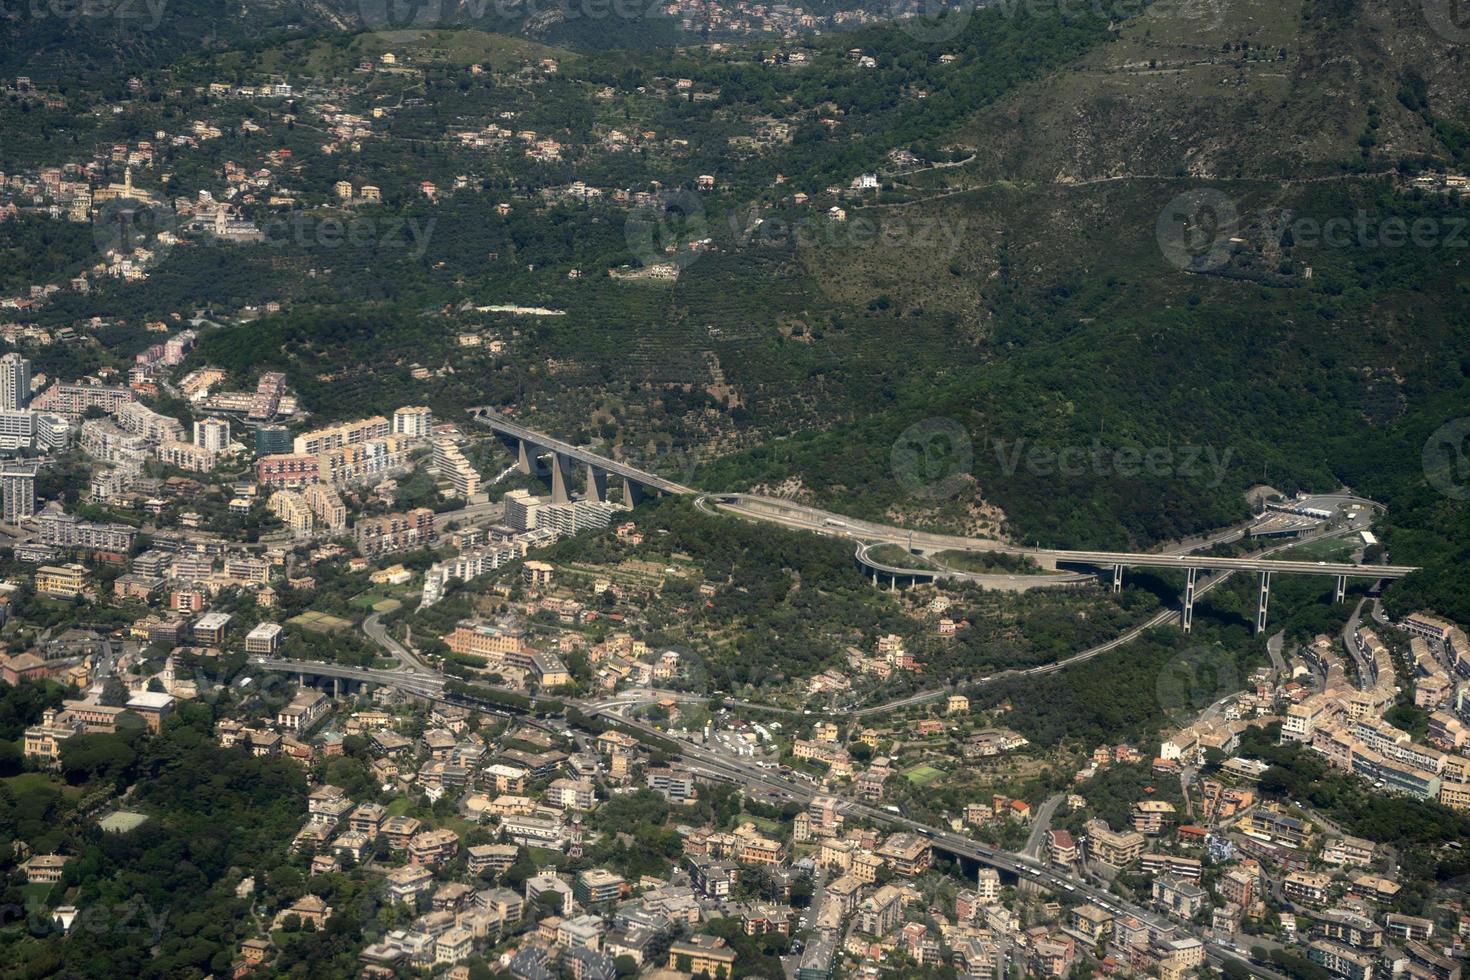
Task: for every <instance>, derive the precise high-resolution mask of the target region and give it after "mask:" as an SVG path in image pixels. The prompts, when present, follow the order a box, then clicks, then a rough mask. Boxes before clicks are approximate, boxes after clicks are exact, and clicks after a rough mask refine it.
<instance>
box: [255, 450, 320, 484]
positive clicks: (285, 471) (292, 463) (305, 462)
mask: <svg viewBox="0 0 1470 980" xmlns="http://www.w3.org/2000/svg"><path fill="white" fill-rule="evenodd" d="M316 480H317V458H316V456H314V455H306V454H302V453H281V454H279V455H274V456H262V457H261V458H260V459H258V460H256V461H255V481H256V482H257V483H259V484H260V485H261V486H263V487H275V488H281V487H304V486H306V485H307V484H308V483H315V482H316Z"/></svg>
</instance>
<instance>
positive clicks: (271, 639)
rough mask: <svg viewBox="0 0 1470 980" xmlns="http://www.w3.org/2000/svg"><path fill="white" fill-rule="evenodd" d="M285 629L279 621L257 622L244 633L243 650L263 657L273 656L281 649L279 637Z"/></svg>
mask: <svg viewBox="0 0 1470 980" xmlns="http://www.w3.org/2000/svg"><path fill="white" fill-rule="evenodd" d="M285 632H286V631H285V630H284V629H283V628H282V627H281V624H279V623H257V624H256V626H255V628H254V629H252V630H251V631H250V632H249V633H246V634H245V652H246V653H249V654H252V655H259V656H264V657H269V656H274V655H275V653H276V652H277V651H279V650H280V649H281V637H282V636H283V635H284V634H285Z"/></svg>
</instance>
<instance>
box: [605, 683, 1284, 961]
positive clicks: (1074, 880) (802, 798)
mask: <svg viewBox="0 0 1470 980" xmlns="http://www.w3.org/2000/svg"><path fill="white" fill-rule="evenodd" d="M585 707H586V708H587V709H588V710H589V711H591V710H595V709H594V707H593V706H592V705H587V706H585ZM598 713H600V714H603V715H604V716H605V717H609V718H613V719H616V720H617V721H618V722H619V723H620V724H622V725H625V726H628V727H631V728H635V729H638V730H640V731H644V732H646V733H648V734H653V735H657V736H659V737H664V738H667V736H666V735H665V734H664V733H663V732H660V731H659V730H658V729H656V728H652V727H651V726H648V725H644V724H643V723H641V722H638V721H634V720H629V719H627V718H625V717H623V716H622V715H621V714H619V713H618V712H616V711H614V710H604V711H601V712H598ZM680 753H681V755H682V756H683V757H684V761H685V764H686V765H687V766H689V767H690V768H691V769H693V770H694V771H696V772H701V771H703V772H705V773H706V774H708V775H710V776H712V777H714V778H720V779H733V780H735V781H737V782H739V783H741V784H742V785H745V786H759V787H762V788H765V789H767V790H774V791H775V792H777V793H780V794H782V795H783V796H785V797H786V798H788V799H790V800H793V801H795V802H798V803H809V802H810V801H811V800H812V799H813V798H814V797H816V796H817V795H819V794H818V792H817V790H816V788H815V787H814V786H812V785H810V784H805V783H802V782H800V781H797V780H791V779H786V778H785V777H783V776H781V775H780V774H779V773H773V772H771V771H769V770H766V769H763V768H761V767H760V766H759V765H758V764H756V763H751V762H748V761H745V760H741V759H732V758H729V757H727V756H723V755H721V754H719V753H717V752H712V751H710V750H708V749H705V748H702V747H699V746H695V745H690V744H688V743H683V742H681V743H680ZM841 809H842V810H843V811H844V812H846V813H849V814H852V815H853V816H855V817H860V818H862V819H863V820H866V821H868V822H869V823H872V824H876V825H879V826H886V827H893V828H899V829H903V830H909V831H912V832H914V833H917V834H920V835H922V836H923V837H925V838H927V839H928V840H929V841H930V843H931V845H932V846H934V847H935V848H936V849H938V850H942V851H945V852H946V853H949V854H952V855H954V856H956V857H960V858H966V859H968V860H971V861H974V862H976V863H978V864H984V865H988V866H990V867H993V868H996V869H998V870H1000V871H1002V872H1005V873H1007V874H1010V875H1014V876H1015V877H1016V878H1017V880H1020V881H1030V882H1032V883H1034V884H1036V885H1040V886H1042V887H1045V888H1049V889H1051V890H1053V891H1056V892H1059V893H1064V894H1067V895H1071V896H1075V897H1079V898H1086V899H1088V900H1089V901H1092V902H1094V903H1096V904H1097V905H1099V906H1101V907H1102V908H1104V909H1106V910H1108V911H1110V912H1112V913H1114V914H1117V915H1131V916H1133V917H1135V918H1137V919H1138V920H1139V921H1141V922H1145V923H1148V924H1150V925H1152V926H1154V927H1157V928H1164V927H1167V926H1169V925H1172V926H1173V927H1174V929H1175V930H1176V932H1177V933H1178V934H1179V935H1191V936H1194V937H1195V938H1197V939H1199V940H1200V941H1201V942H1203V943H1204V944H1205V949H1206V955H1207V956H1208V957H1209V958H1210V960H1211V961H1212V962H1214V963H1216V964H1219V963H1222V962H1224V961H1225V960H1226V959H1231V958H1234V959H1239V958H1240V957H1239V956H1238V955H1237V954H1235V952H1234V951H1233V950H1231V949H1229V948H1228V947H1226V946H1224V945H1223V944H1221V943H1219V942H1218V941H1216V940H1213V939H1212V938H1211V937H1209V936H1207V935H1202V934H1197V933H1196V932H1195V931H1194V930H1193V928H1192V927H1191V926H1189V925H1188V924H1187V923H1171V922H1170V920H1168V919H1166V918H1164V917H1163V916H1161V915H1159V914H1157V913H1155V912H1154V911H1152V910H1150V909H1146V908H1143V907H1140V906H1138V905H1134V904H1132V903H1129V902H1126V901H1124V900H1123V899H1122V898H1120V897H1118V896H1117V895H1114V894H1112V893H1111V892H1109V891H1106V890H1104V889H1102V888H1098V887H1096V886H1094V885H1092V884H1090V883H1089V882H1087V881H1085V880H1083V879H1082V878H1079V877H1077V876H1075V875H1072V874H1070V873H1068V872H1066V871H1064V870H1062V869H1059V868H1056V867H1053V866H1052V865H1050V864H1048V863H1047V862H1044V861H1040V860H1037V859H1035V858H1032V857H1029V856H1028V855H1026V854H1017V853H1014V852H1011V851H1006V850H1002V849H999V848H994V847H990V846H989V845H986V844H982V843H980V842H978V841H975V840H973V839H971V838H969V837H966V836H965V835H963V834H957V833H955V832H953V831H951V830H949V829H947V828H944V827H938V826H934V825H932V824H925V823H922V822H920V821H918V820H914V819H912V818H910V817H908V816H905V815H904V814H902V813H896V812H894V811H892V810H889V809H885V808H883V807H877V806H873V805H871V804H868V803H863V802H861V801H858V800H852V799H844V800H843V801H842V804H841ZM1252 972H1253V973H1254V974H1255V975H1256V976H1264V977H1271V978H1277V980H1284V978H1281V977H1280V976H1279V974H1276V973H1273V972H1271V971H1269V970H1266V969H1264V968H1263V967H1260V966H1256V965H1253V966H1252Z"/></svg>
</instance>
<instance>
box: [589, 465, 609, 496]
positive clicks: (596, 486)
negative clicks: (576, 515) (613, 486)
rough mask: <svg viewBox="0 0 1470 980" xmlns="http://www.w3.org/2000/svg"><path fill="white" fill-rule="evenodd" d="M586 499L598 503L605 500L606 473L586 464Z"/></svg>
mask: <svg viewBox="0 0 1470 980" xmlns="http://www.w3.org/2000/svg"><path fill="white" fill-rule="evenodd" d="M587 499H588V500H595V501H597V502H598V503H601V502H602V501H604V500H606V499H607V473H606V471H604V470H599V469H598V468H597V467H595V466H593V465H592V464H591V463H588V464H587Z"/></svg>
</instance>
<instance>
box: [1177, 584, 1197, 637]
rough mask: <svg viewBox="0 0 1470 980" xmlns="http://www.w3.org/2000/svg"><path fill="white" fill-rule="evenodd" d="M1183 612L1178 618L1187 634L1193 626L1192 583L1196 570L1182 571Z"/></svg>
mask: <svg viewBox="0 0 1470 980" xmlns="http://www.w3.org/2000/svg"><path fill="white" fill-rule="evenodd" d="M1184 572H1185V575H1184V610H1183V612H1182V613H1181V614H1180V616H1179V623H1180V625H1181V626H1183V627H1184V632H1186V633H1188V632H1189V630H1190V627H1192V626H1193V625H1194V583H1195V578H1196V577H1197V576H1198V574H1199V569H1197V568H1186V569H1185V570H1184Z"/></svg>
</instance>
